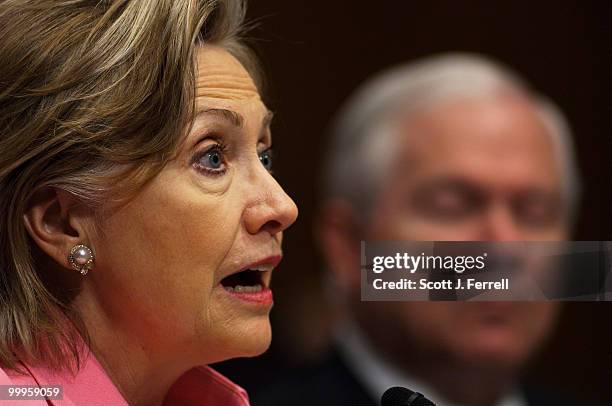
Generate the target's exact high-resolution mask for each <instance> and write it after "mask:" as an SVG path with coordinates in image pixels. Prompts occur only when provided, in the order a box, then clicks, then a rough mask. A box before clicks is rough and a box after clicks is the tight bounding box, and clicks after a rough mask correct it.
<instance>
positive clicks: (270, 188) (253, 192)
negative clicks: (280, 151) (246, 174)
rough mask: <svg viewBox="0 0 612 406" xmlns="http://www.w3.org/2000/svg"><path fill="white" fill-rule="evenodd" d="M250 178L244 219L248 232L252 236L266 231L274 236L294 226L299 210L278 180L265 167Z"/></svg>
mask: <svg viewBox="0 0 612 406" xmlns="http://www.w3.org/2000/svg"><path fill="white" fill-rule="evenodd" d="M250 178H251V182H250V183H251V184H250V185H249V187H248V190H249V195H250V199H249V204H248V205H247V208H246V209H245V219H244V221H245V225H246V228H247V231H248V232H249V233H251V234H257V233H259V232H262V231H264V232H268V233H269V234H270V235H272V236H273V235H275V234H277V233H279V232H281V231H283V230H285V229H286V228H287V227H289V226H290V225H291V224H293V223H294V222H295V220H296V218H297V216H298V208H297V206H296V204H295V202H294V201H293V200H292V199H291V198H290V197H289V196H288V195H287V193H285V191H284V190H283V188H282V187H281V186H280V185H279V184H278V182H277V181H276V179H274V177H272V175H271V174H270V173H269V172H268V171H266V170H265V168H263V167H260V168H258V170H256V173H255V174H254V176H251V177H250Z"/></svg>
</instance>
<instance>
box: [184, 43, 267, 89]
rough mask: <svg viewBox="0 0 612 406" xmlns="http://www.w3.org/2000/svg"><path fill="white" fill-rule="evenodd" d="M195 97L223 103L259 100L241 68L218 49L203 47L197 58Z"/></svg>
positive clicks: (253, 84)
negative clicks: (223, 101)
mask: <svg viewBox="0 0 612 406" xmlns="http://www.w3.org/2000/svg"><path fill="white" fill-rule="evenodd" d="M197 66H198V70H197V78H196V97H204V98H214V99H223V100H253V99H256V100H258V99H259V98H260V96H259V91H258V90H257V86H256V85H255V82H254V81H253V79H252V78H251V76H250V75H249V73H248V72H247V70H246V69H245V68H244V66H242V64H241V63H240V62H239V61H238V60H237V59H236V58H235V57H234V56H233V55H231V54H230V53H229V52H227V51H226V50H224V49H222V48H219V47H217V46H211V45H209V46H204V47H202V48H200V49H199V50H198V54H197Z"/></svg>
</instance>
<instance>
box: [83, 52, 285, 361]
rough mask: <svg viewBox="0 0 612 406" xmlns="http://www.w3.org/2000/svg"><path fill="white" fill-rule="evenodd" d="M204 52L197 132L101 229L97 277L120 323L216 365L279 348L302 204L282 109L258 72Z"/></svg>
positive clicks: (108, 312) (94, 284)
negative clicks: (274, 127)
mask: <svg viewBox="0 0 612 406" xmlns="http://www.w3.org/2000/svg"><path fill="white" fill-rule="evenodd" d="M197 60H198V70H197V80H196V105H197V118H196V120H195V124H194V126H193V128H192V130H191V132H190V133H189V135H188V136H187V138H186V140H185V142H184V143H183V145H182V147H181V149H180V151H179V154H178V155H177V158H176V159H175V160H173V161H171V162H170V163H169V164H168V165H167V166H166V167H165V168H164V169H163V171H162V172H161V173H160V174H159V175H158V176H157V177H155V178H154V179H153V180H152V181H151V182H150V183H148V184H147V185H146V186H145V187H144V189H143V190H142V191H141V192H140V193H139V194H138V195H137V197H136V198H135V199H134V200H133V201H131V202H130V203H129V204H128V205H126V206H124V207H122V208H121V209H119V210H118V211H116V212H114V213H113V214H112V215H111V216H110V217H109V218H107V221H105V223H104V224H103V227H102V228H103V230H104V236H101V237H99V238H98V239H96V238H95V237H94V238H92V239H91V244H92V246H93V249H94V251H95V253H96V267H95V269H94V270H93V271H92V272H91V273H90V274H89V275H88V276H87V278H91V280H90V281H89V286H88V288H90V289H92V290H93V294H94V295H95V297H96V298H97V302H98V306H99V307H100V309H99V311H100V312H101V313H102V314H103V315H104V317H106V318H107V320H111V321H112V323H113V324H115V326H116V327H121V328H125V329H126V331H130V332H131V333H133V334H135V335H138V336H140V337H139V338H141V339H144V342H145V343H146V345H157V346H168V347H169V348H174V349H176V350H179V351H183V352H184V353H185V354H186V355H188V356H190V357H193V355H194V354H197V355H196V356H197V357H198V358H199V359H197V362H199V363H208V362H214V361H219V360H222V359H227V358H230V357H236V356H249V355H257V354H259V353H261V352H263V351H265V350H266V349H267V347H268V346H269V343H270V334H271V332H270V324H269V318H268V315H269V312H270V309H271V307H272V295H271V291H270V290H269V285H270V278H271V272H272V268H274V267H275V266H276V265H277V264H278V261H279V260H280V258H281V255H282V254H281V240H282V231H283V230H284V229H285V228H287V227H288V226H290V225H291V224H292V223H293V222H294V221H295V219H296V217H297V207H296V205H295V204H294V202H293V201H292V200H291V199H290V198H289V196H287V195H286V194H285V192H284V191H283V189H282V188H281V187H280V186H279V184H278V183H277V182H276V180H275V179H274V178H273V177H272V175H271V174H270V171H269V170H270V164H271V159H272V158H271V152H270V150H269V149H270V147H271V143H272V139H271V135H270V128H269V123H270V118H271V115H270V113H269V111H268V109H267V108H266V106H265V105H264V104H263V102H262V101H261V99H260V96H259V93H258V91H257V88H256V86H255V84H254V83H253V80H252V79H251V77H250V75H249V74H248V73H247V71H246V70H245V69H244V67H243V66H242V65H241V64H240V63H239V62H238V61H237V60H236V59H235V58H234V57H232V56H231V55H230V54H229V53H228V52H226V51H224V50H222V49H221V48H217V47H214V46H206V47H203V48H200V49H199V50H198V55H197ZM247 269H252V271H247V272H241V271H245V270H247ZM231 275H233V276H231ZM230 276H231V277H230Z"/></svg>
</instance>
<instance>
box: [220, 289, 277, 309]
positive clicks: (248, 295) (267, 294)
mask: <svg viewBox="0 0 612 406" xmlns="http://www.w3.org/2000/svg"><path fill="white" fill-rule="evenodd" d="M223 290H225V291H226V292H227V293H228V294H230V295H232V296H234V297H235V298H237V299H240V300H244V301H245V302H250V303H252V304H258V305H271V304H273V303H274V296H273V294H272V290H270V289H269V288H267V287H265V286H264V287H263V289H262V290H261V291H260V292H233V291H229V290H227V289H223Z"/></svg>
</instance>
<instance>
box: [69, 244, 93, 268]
mask: <svg viewBox="0 0 612 406" xmlns="http://www.w3.org/2000/svg"><path fill="white" fill-rule="evenodd" d="M68 262H70V265H72V267H73V268H74V269H76V270H77V271H79V272H81V275H83V276H85V275H87V272H89V271H90V270H92V269H93V267H94V254H93V252H92V251H91V249H90V248H89V247H88V246H87V245H83V244H78V245H75V246H74V247H72V249H71V250H70V254H69V255H68Z"/></svg>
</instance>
